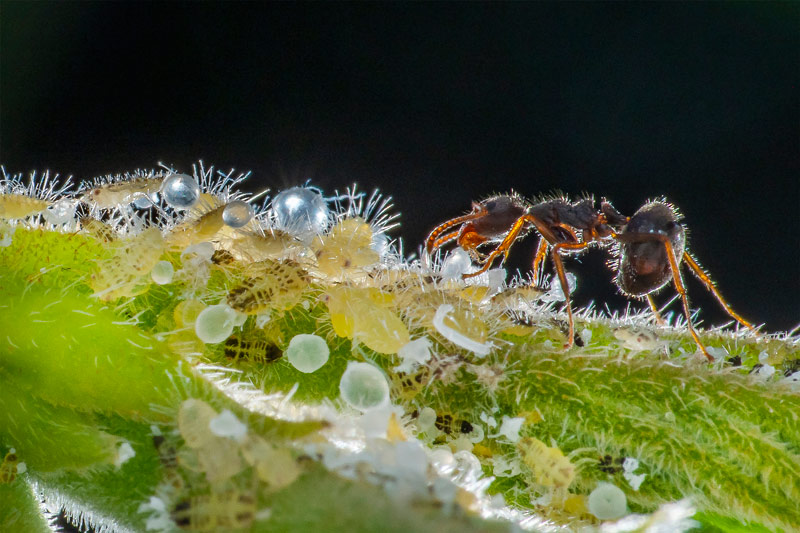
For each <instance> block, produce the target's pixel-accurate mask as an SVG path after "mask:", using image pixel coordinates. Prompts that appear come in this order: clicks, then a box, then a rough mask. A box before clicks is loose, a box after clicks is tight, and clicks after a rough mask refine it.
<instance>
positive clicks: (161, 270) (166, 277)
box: [150, 261, 175, 285]
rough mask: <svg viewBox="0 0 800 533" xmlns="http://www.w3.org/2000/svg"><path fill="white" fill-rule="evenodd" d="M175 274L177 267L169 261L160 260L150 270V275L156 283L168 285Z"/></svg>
mask: <svg viewBox="0 0 800 533" xmlns="http://www.w3.org/2000/svg"><path fill="white" fill-rule="evenodd" d="M174 274H175V268H173V266H172V263H170V262H169V261H159V262H158V263H156V265H155V266H154V267H153V270H151V271H150V277H151V278H153V282H154V283H155V284H156V285H166V284H167V283H171V282H172V276H173V275H174Z"/></svg>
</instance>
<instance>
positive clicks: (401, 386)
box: [392, 366, 431, 402]
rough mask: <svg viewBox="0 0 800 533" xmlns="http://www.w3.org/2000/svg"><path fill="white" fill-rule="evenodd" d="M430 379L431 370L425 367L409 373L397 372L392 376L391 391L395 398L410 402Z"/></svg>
mask: <svg viewBox="0 0 800 533" xmlns="http://www.w3.org/2000/svg"><path fill="white" fill-rule="evenodd" d="M430 379H431V370H430V368H428V367H427V366H422V367H420V368H418V369H417V370H416V371H414V372H410V373H405V372H397V373H396V374H392V391H393V392H394V395H395V397H397V398H399V399H400V400H402V401H405V402H410V401H411V400H413V399H414V398H416V397H417V395H418V394H419V393H420V392H422V390H423V389H424V388H425V386H426V385H428V383H429V382H430Z"/></svg>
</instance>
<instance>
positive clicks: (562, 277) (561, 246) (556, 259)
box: [550, 242, 589, 349]
mask: <svg viewBox="0 0 800 533" xmlns="http://www.w3.org/2000/svg"><path fill="white" fill-rule="evenodd" d="M587 246H589V244H588V243H585V242H560V243H558V244H556V245H554V246H553V249H552V250H551V252H550V255H551V256H552V257H553V264H554V265H555V266H556V273H557V274H558V281H559V282H560V283H561V290H562V291H563V292H564V306H565V308H566V309H567V318H568V319H569V337H568V338H567V344H565V345H564V348H565V349H569V348H572V345H573V344H574V343H575V324H574V321H573V319H572V302H570V300H569V283H567V275H566V274H565V273H564V263H563V262H562V261H561V254H560V252H561V250H580V249H582V248H586V247H587Z"/></svg>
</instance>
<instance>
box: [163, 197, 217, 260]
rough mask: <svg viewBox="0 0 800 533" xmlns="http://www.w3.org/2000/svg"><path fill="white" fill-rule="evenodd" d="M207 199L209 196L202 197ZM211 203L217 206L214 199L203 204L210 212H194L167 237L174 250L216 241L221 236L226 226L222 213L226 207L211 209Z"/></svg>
mask: <svg viewBox="0 0 800 533" xmlns="http://www.w3.org/2000/svg"><path fill="white" fill-rule="evenodd" d="M202 196H203V197H207V196H208V195H202ZM209 202H211V203H212V205H216V204H218V203H219V202H217V201H216V200H214V199H211V200H209V199H208V198H206V201H204V202H203V203H202V205H203V206H205V208H207V209H208V210H206V211H204V212H203V213H202V214H196V213H199V211H194V212H193V214H192V215H191V216H189V217H188V218H187V219H186V220H185V221H183V222H181V223H180V224H178V225H177V226H176V227H175V228H174V229H173V230H172V231H171V232H170V233H169V235H168V236H167V241H168V242H169V244H170V246H171V247H173V248H185V247H187V246H191V245H193V244H197V243H200V242H208V241H212V240H214V239H215V238H216V237H217V235H218V234H219V232H220V230H221V229H222V228H223V227H224V226H225V223H224V222H223V220H222V212H223V211H224V210H225V206H224V205H216V206H215V207H209V206H208V205H207V204H208V203H209Z"/></svg>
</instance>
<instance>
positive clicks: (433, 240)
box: [425, 208, 486, 254]
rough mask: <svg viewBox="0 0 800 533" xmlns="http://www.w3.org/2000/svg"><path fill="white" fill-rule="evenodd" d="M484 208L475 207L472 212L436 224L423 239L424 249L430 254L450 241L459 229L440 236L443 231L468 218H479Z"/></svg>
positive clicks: (456, 235) (483, 214) (468, 219)
mask: <svg viewBox="0 0 800 533" xmlns="http://www.w3.org/2000/svg"><path fill="white" fill-rule="evenodd" d="M485 214H486V213H485V210H482V209H477V208H476V209H475V210H474V211H473V212H472V213H470V214H468V215H464V216H461V217H457V218H453V219H450V220H448V221H447V222H444V223H442V224H440V225H438V226H436V227H435V228H434V229H433V231H431V232H430V234H429V235H428V238H427V239H425V251H426V252H428V254H430V253H431V252H433V251H434V250H436V249H437V248H439V247H440V246H442V245H444V244H446V243H447V242H449V241H452V240H453V239H455V238H456V237H458V235H459V230H456V231H453V232H451V233H448V234H447V235H445V236H443V237H440V236H441V235H442V234H443V233H444V232H446V231H447V230H449V229H451V228H453V227H455V226H460V225H461V224H463V223H464V222H469V221H470V220H475V219H476V218H480V217H482V216H485Z"/></svg>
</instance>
